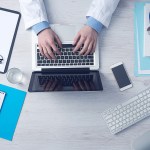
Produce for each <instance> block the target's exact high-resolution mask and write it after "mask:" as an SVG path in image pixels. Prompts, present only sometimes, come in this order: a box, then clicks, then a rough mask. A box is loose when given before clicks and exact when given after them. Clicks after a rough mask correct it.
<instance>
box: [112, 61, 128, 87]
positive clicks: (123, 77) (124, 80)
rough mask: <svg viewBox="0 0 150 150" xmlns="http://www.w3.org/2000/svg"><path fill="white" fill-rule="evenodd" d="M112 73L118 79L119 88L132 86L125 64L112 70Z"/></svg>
mask: <svg viewBox="0 0 150 150" xmlns="http://www.w3.org/2000/svg"><path fill="white" fill-rule="evenodd" d="M112 72H113V74H114V76H115V78H116V81H117V83H118V85H119V88H123V87H126V86H128V85H130V84H131V82H130V80H129V78H128V75H127V73H126V71H125V68H124V66H123V64H121V65H119V66H116V67H114V68H112Z"/></svg>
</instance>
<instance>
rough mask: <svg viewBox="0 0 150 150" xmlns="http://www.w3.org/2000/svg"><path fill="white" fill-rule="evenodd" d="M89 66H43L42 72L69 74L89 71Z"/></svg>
mask: <svg viewBox="0 0 150 150" xmlns="http://www.w3.org/2000/svg"><path fill="white" fill-rule="evenodd" d="M89 72H90V69H89V68H53V69H52V68H51V69H49V68H48V69H47V68H43V69H42V73H71V74H77V73H89Z"/></svg>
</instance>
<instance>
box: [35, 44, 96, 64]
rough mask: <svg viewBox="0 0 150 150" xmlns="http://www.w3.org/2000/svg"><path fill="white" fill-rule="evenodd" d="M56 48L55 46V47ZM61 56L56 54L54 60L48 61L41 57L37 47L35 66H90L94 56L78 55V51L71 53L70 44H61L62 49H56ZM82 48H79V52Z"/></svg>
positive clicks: (71, 47)
mask: <svg viewBox="0 0 150 150" xmlns="http://www.w3.org/2000/svg"><path fill="white" fill-rule="evenodd" d="M56 46H57V45H56ZM57 47H58V46H57ZM58 49H59V51H61V53H62V55H58V54H56V53H54V54H55V57H56V59H48V58H46V57H43V56H42V55H41V53H40V50H39V48H38V46H37V66H91V65H94V55H93V54H90V55H87V56H83V55H79V51H78V52H76V53H73V46H72V45H71V44H63V48H60V47H58ZM81 49H82V48H80V50H81Z"/></svg>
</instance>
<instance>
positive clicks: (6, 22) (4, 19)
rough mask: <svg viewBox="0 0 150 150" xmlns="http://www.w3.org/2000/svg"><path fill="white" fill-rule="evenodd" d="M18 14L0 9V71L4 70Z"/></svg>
mask: <svg viewBox="0 0 150 150" xmlns="http://www.w3.org/2000/svg"><path fill="white" fill-rule="evenodd" d="M18 18H19V14H15V13H11V12H7V11H3V10H0V55H2V56H3V59H4V61H3V62H2V64H0V72H4V70H5V66H6V62H7V58H8V55H9V51H10V47H11V44H12V40H13V36H14V33H15V29H16V25H17V22H18Z"/></svg>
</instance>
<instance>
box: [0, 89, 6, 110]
mask: <svg viewBox="0 0 150 150" xmlns="http://www.w3.org/2000/svg"><path fill="white" fill-rule="evenodd" d="M4 98H5V93H4V92H1V91H0V110H1V107H2V105H3V101H4Z"/></svg>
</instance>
